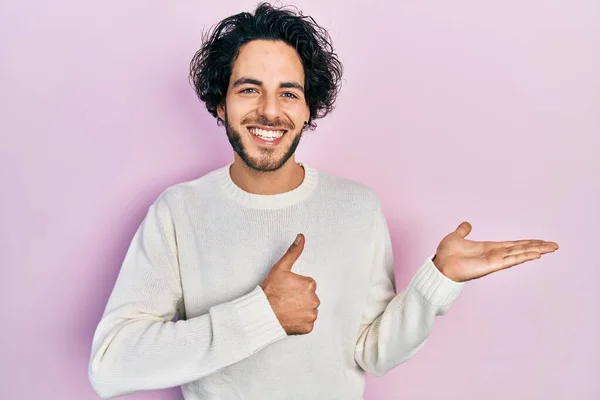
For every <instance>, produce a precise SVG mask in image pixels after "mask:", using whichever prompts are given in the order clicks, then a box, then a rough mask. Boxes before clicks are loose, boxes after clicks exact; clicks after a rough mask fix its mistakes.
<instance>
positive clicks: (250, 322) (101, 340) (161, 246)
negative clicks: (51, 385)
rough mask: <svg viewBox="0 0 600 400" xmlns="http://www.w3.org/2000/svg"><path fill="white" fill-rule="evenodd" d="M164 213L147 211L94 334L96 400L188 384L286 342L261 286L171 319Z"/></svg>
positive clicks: (172, 289) (175, 298) (170, 262)
mask: <svg viewBox="0 0 600 400" xmlns="http://www.w3.org/2000/svg"><path fill="white" fill-rule="evenodd" d="M169 215H170V213H169V210H168V206H167V205H166V204H164V203H160V202H155V203H154V204H152V205H151V206H150V208H149V210H148V213H147V215H146V216H145V218H144V220H143V221H142V223H141V225H140V226H139V228H138V230H137V232H136V233H135V235H134V237H133V239H132V242H131V244H130V246H129V249H128V251H127V253H126V255H125V259H124V261H123V264H122V266H121V270H120V272H119V275H118V277H117V281H116V283H115V286H114V288H113V291H112V293H111V295H110V297H109V300H108V303H107V305H106V309H105V311H104V314H103V316H102V318H101V320H100V322H99V324H98V326H97V328H96V332H95V334H94V337H93V343H92V351H91V358H90V362H89V367H88V377H89V380H90V383H91V385H92V387H93V389H94V391H95V392H96V393H97V394H98V395H99V396H100V397H102V398H111V397H115V396H120V395H124V394H128V393H133V392H137V391H142V390H151V389H161V388H168V387H174V386H180V385H182V384H185V383H189V382H191V381H194V380H197V379H200V378H203V377H205V376H208V375H210V374H213V373H215V372H216V371H218V370H220V369H222V368H224V367H227V366H229V365H231V364H234V363H236V362H238V361H240V360H242V359H244V358H247V357H249V356H251V355H252V354H254V353H256V352H258V351H259V350H260V349H262V348H264V347H265V346H268V345H270V344H271V343H274V342H276V341H278V340H281V339H282V338H284V337H286V336H287V335H286V333H285V330H284V329H283V327H282V326H281V324H280V323H279V321H278V319H277V317H276V315H275V313H274V311H273V309H272V308H271V306H270V304H269V301H268V300H267V298H266V296H265V294H264V292H263V291H262V289H261V288H260V287H256V288H255V289H254V290H252V291H251V292H250V293H247V294H245V295H243V296H241V297H239V298H237V299H234V300H232V301H229V302H226V303H222V304H218V305H215V306H213V307H212V308H210V309H209V310H208V312H207V313H206V314H204V315H200V316H197V317H194V318H190V319H187V320H178V321H176V322H174V321H173V320H174V317H175V314H176V312H177V310H179V309H182V304H183V303H182V298H183V295H182V287H181V282H180V275H179V265H178V257H177V243H176V238H175V229H174V227H173V221H172V220H171V218H170V216H169Z"/></svg>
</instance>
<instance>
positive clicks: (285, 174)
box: [229, 153, 304, 195]
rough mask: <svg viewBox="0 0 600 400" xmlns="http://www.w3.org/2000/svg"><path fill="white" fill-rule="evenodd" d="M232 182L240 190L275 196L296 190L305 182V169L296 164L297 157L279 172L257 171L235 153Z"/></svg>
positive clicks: (293, 157) (231, 172) (290, 160)
mask: <svg viewBox="0 0 600 400" xmlns="http://www.w3.org/2000/svg"><path fill="white" fill-rule="evenodd" d="M229 173H230V174H231V180H232V181H233V182H234V183H235V184H236V185H237V186H239V187H240V189H242V190H244V191H246V192H248V193H252V194H261V195H273V194H280V193H285V192H289V191H291V190H294V189H295V188H297V187H298V186H300V184H301V183H302V181H303V180H304V168H303V167H302V166H301V165H299V164H298V163H297V162H296V159H295V156H292V157H290V159H289V160H288V161H287V162H286V163H285V164H284V165H283V166H282V167H281V168H279V169H278V170H276V171H270V172H261V171H256V170H254V169H252V168H250V167H248V165H246V163H245V162H244V161H243V160H242V159H241V158H240V157H239V156H238V155H237V154H236V153H234V161H233V164H232V165H231V169H230V171H229Z"/></svg>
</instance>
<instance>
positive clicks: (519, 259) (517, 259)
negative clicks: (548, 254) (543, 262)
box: [502, 251, 542, 268]
mask: <svg viewBox="0 0 600 400" xmlns="http://www.w3.org/2000/svg"><path fill="white" fill-rule="evenodd" d="M541 256H542V255H541V254H540V253H538V252H537V251H528V252H526V253H519V254H515V255H512V256H506V257H504V265H503V266H502V268H510V267H514V266H515V265H518V264H522V263H524V262H526V261H531V260H536V259H538V258H540V257H541Z"/></svg>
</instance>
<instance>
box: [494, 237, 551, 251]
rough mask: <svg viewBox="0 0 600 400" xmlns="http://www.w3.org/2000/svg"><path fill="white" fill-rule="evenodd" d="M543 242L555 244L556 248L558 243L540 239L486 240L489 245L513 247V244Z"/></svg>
mask: <svg viewBox="0 0 600 400" xmlns="http://www.w3.org/2000/svg"><path fill="white" fill-rule="evenodd" d="M544 243H549V244H551V245H553V246H555V247H556V248H557V249H558V244H557V243H555V242H546V241H545V240H541V239H523V240H512V241H508V240H507V241H503V242H487V244H488V245H489V246H491V247H496V248H507V247H513V246H521V245H528V244H544Z"/></svg>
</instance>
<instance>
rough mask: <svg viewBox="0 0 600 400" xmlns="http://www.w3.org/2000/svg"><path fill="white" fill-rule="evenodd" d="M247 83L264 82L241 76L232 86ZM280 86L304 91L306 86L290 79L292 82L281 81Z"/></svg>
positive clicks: (258, 83)
mask: <svg viewBox="0 0 600 400" xmlns="http://www.w3.org/2000/svg"><path fill="white" fill-rule="evenodd" d="M246 84H249V85H256V86H262V85H263V83H262V82H261V81H259V80H258V79H253V78H240V79H238V80H236V81H235V82H233V85H232V87H233V88H236V87H238V86H241V85H246ZM279 87H280V88H281V89H298V90H300V91H302V92H304V87H302V85H301V84H299V83H298V82H293V81H290V82H281V83H280V84H279Z"/></svg>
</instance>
